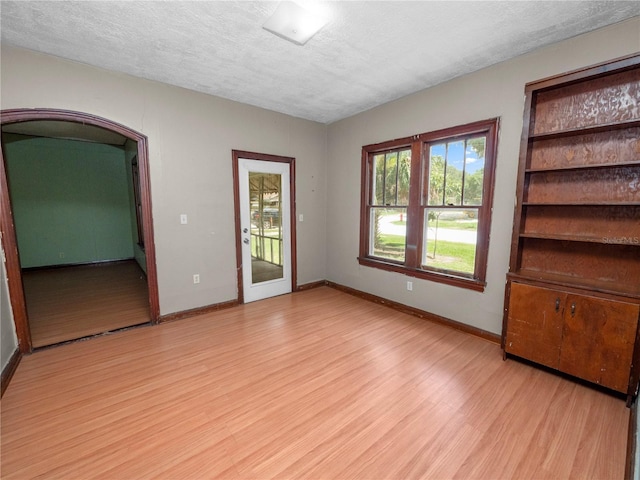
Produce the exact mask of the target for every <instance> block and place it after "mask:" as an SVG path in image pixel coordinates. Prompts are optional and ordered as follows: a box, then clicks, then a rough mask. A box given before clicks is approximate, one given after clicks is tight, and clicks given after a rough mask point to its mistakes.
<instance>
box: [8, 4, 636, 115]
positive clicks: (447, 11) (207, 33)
mask: <svg viewBox="0 0 640 480" xmlns="http://www.w3.org/2000/svg"><path fill="white" fill-rule="evenodd" d="M309 1H311V0H298V3H300V4H302V5H305V4H309ZM277 4H278V3H277V2H270V1H264V2H263V1H199V2H185V1H179V2H177V1H166V2H159V1H156V2H143V1H126V2H116V1H92V2H88V1H81V2H75V1H74V2H68V1H61V2H60V1H56V2H50V1H45V2H39V1H5V0H2V2H1V3H0V14H1V17H2V23H1V27H2V42H5V43H7V44H11V45H15V46H19V47H24V48H28V49H32V50H36V51H39V52H44V53H48V54H52V55H56V56H60V57H63V58H68V59H72V60H75V61H78V62H82V63H86V64H90V65H95V66H98V67H103V68H107V69H110V70H115V71H119V72H125V73H128V74H131V75H135V76H137V77H142V78H147V79H152V80H157V81H160V82H165V83H169V84H172V85H178V86H181V87H184V88H188V89H191V90H196V91H199V92H204V93H208V94H212V95H217V96H220V97H224V98H228V99H231V100H236V101H239V102H243V103H247V104H251V105H255V106H259V107H263V108H267V109H270V110H275V111H278V112H282V113H286V114H289V115H293V116H296V117H301V118H306V119H309V120H315V121H318V122H321V123H331V122H333V121H336V120H339V119H342V118H345V117H348V116H351V115H354V114H356V113H358V112H361V111H364V110H368V109H370V108H372V107H375V106H377V105H380V104H383V103H386V102H388V101H390V100H394V99H396V98H400V97H403V96H405V95H408V94H410V93H413V92H416V91H419V90H422V89H424V88H427V87H429V86H432V85H435V84H438V83H441V82H444V81H446V80H449V79H451V78H454V77H456V76H460V75H463V74H465V73H469V72H472V71H475V70H478V69H481V68H483V67H486V66H489V65H492V64H495V63H498V62H501V61H503V60H506V59H509V58H512V57H514V56H517V55H520V54H523V53H525V52H528V51H531V50H533V49H536V48H538V47H540V46H543V45H547V44H550V43H553V42H557V41H560V40H563V39H565V38H569V37H572V36H575V35H578V34H581V33H584V32H587V31H590V30H593V29H596V28H599V27H602V26H605V25H609V24H612V23H616V22H619V21H622V20H625V19H627V18H630V17H633V16H637V15H640V1H637V0H636V1H465V2H459V1H410V2H404V1H338V2H335V1H321V2H315V7H316V8H321V9H323V10H324V12H325V15H326V16H327V17H328V18H329V24H328V25H327V26H325V27H324V28H323V29H322V30H321V31H320V32H319V33H318V34H316V36H315V37H313V38H312V39H311V40H310V41H309V42H308V43H307V44H306V45H304V46H298V45H295V44H292V43H289V42H287V41H285V40H283V39H281V38H279V37H276V36H274V35H273V34H271V33H269V32H267V31H266V30H264V29H262V25H263V23H264V22H265V21H266V19H267V18H268V17H269V16H270V15H271V13H272V12H273V11H274V10H275V8H276V6H277ZM639 47H640V32H639Z"/></svg>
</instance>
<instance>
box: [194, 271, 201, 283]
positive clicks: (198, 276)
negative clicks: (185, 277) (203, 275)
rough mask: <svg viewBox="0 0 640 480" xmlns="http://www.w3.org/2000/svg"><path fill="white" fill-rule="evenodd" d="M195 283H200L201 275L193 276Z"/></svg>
mask: <svg viewBox="0 0 640 480" xmlns="http://www.w3.org/2000/svg"><path fill="white" fill-rule="evenodd" d="M193 283H194V284H196V283H200V275H199V274H198V273H196V274H194V275H193Z"/></svg>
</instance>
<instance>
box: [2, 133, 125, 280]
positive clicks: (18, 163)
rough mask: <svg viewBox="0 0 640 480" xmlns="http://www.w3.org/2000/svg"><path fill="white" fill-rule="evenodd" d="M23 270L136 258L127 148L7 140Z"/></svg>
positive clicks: (21, 138) (19, 138)
mask: <svg viewBox="0 0 640 480" xmlns="http://www.w3.org/2000/svg"><path fill="white" fill-rule="evenodd" d="M3 140H4V147H5V160H6V163H7V170H8V177H9V190H10V193H11V203H12V207H13V216H14V222H15V226H16V234H17V237H18V249H19V252H20V262H21V266H22V267H23V268H28V267H42V266H48V265H64V264H77V263H91V262H100V261H107V260H120V259H125V258H132V257H133V245H132V244H133V242H132V238H133V237H132V231H131V214H130V205H129V192H128V184H127V173H126V168H125V166H126V162H125V154H124V149H123V148H122V147H118V146H112V145H103V144H97V143H90V142H80V141H73V140H60V139H50V138H41V137H29V136H23V135H11V134H3Z"/></svg>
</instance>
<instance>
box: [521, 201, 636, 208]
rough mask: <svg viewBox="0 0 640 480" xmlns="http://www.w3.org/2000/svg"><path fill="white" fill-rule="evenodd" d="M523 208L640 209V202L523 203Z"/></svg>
mask: <svg viewBox="0 0 640 480" xmlns="http://www.w3.org/2000/svg"><path fill="white" fill-rule="evenodd" d="M522 206H524V207H527V206H532V207H537V206H541V207H640V202H619V203H611V202H581V203H580V202H555V203H554V202H522Z"/></svg>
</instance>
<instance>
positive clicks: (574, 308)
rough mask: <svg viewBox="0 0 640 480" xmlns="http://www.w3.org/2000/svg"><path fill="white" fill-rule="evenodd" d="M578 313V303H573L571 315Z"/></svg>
mask: <svg viewBox="0 0 640 480" xmlns="http://www.w3.org/2000/svg"><path fill="white" fill-rule="evenodd" d="M575 314H576V304H575V303H572V304H571V316H572V317H573V316H574V315H575Z"/></svg>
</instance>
